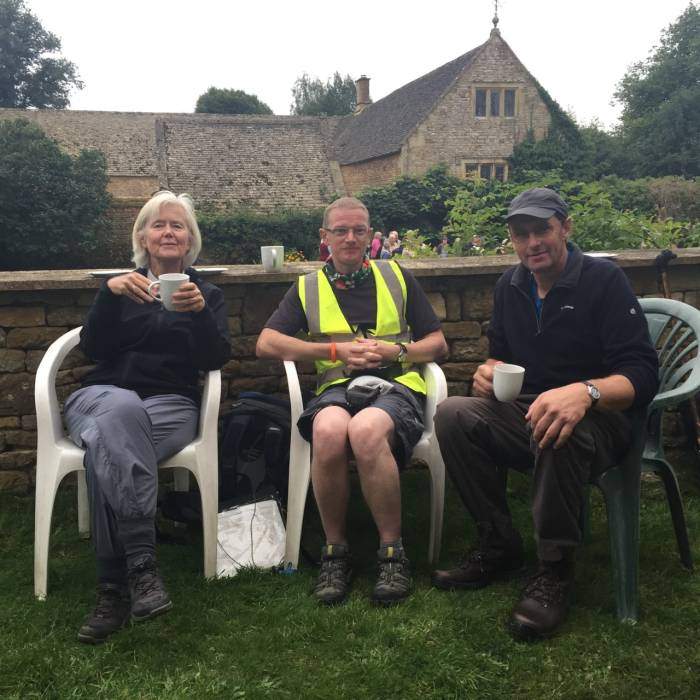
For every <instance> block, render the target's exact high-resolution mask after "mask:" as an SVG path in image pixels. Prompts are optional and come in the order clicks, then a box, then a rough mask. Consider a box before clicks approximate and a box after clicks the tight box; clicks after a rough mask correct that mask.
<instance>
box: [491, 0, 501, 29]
mask: <svg viewBox="0 0 700 700" xmlns="http://www.w3.org/2000/svg"><path fill="white" fill-rule="evenodd" d="M493 5H494V7H493V19H492V20H491V21H492V22H493V29H492V30H491V35H493V34H500V32H499V31H498V0H494V2H493Z"/></svg>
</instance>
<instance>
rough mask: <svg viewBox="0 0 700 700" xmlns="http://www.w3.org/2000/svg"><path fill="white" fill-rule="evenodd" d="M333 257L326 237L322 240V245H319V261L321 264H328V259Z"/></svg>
mask: <svg viewBox="0 0 700 700" xmlns="http://www.w3.org/2000/svg"><path fill="white" fill-rule="evenodd" d="M330 257H331V249H330V246H329V245H328V241H327V240H326V237H325V236H324V237H323V238H321V241H320V243H319V244H318V259H319V260H320V261H321V262H326V260H328V258H330Z"/></svg>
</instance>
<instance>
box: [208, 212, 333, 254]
mask: <svg viewBox="0 0 700 700" xmlns="http://www.w3.org/2000/svg"><path fill="white" fill-rule="evenodd" d="M322 219H323V210H321V209H315V210H309V211H304V210H280V211H278V212H274V213H272V214H260V213H257V212H251V211H236V212H206V211H205V212H204V213H200V214H199V216H198V221H199V226H200V229H201V230H202V238H203V240H204V255H203V256H202V257H203V259H204V260H206V261H212V262H218V263H227V264H247V263H257V262H260V246H261V245H284V246H285V247H286V248H287V249H288V250H293V249H294V250H300V251H302V252H303V254H304V256H305V257H306V258H307V260H317V259H318V243H319V232H318V230H319V227H320V225H321V221H322Z"/></svg>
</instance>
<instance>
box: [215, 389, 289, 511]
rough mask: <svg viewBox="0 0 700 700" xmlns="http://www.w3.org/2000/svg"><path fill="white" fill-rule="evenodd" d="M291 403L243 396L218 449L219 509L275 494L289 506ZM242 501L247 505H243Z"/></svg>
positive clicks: (257, 395)
mask: <svg viewBox="0 0 700 700" xmlns="http://www.w3.org/2000/svg"><path fill="white" fill-rule="evenodd" d="M290 432H291V411H290V408H289V400H288V399H282V398H279V397H276V396H269V395H267V394H261V393H258V392H256V391H247V392H243V393H242V394H241V395H240V397H239V399H238V400H237V401H235V402H234V403H233V405H232V406H231V411H230V412H229V413H227V414H226V415H225V416H224V419H223V422H222V429H221V441H220V443H219V507H220V508H221V506H222V505H226V506H227V505H229V503H230V502H231V501H236V502H239V503H240V502H249V501H251V500H253V499H257V498H259V497H261V496H265V495H270V494H272V493H274V492H276V493H277V494H278V495H279V496H280V497H281V499H282V502H286V500H287V484H288V481H289V439H290ZM241 499H246V500H243V501H241Z"/></svg>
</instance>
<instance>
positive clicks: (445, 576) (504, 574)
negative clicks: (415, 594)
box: [431, 547, 523, 591]
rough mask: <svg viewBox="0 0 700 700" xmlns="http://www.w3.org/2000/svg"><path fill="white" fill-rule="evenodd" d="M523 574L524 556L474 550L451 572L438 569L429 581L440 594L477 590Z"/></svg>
mask: <svg viewBox="0 0 700 700" xmlns="http://www.w3.org/2000/svg"><path fill="white" fill-rule="evenodd" d="M522 572H523V554H522V551H520V552H512V553H506V552H503V551H501V550H496V549H481V548H480V547H474V548H473V549H471V550H469V552H467V555H466V557H465V558H464V559H463V560H462V561H460V562H459V564H457V566H456V567H455V568H454V569H438V570H437V571H434V572H433V575H432V577H431V581H432V584H433V586H435V588H440V589H441V590H443V591H452V590H455V589H465V588H466V589H476V588H483V587H484V586H488V585H489V584H490V583H493V582H494V581H503V580H508V579H511V578H515V577H516V576H518V575H520V574H521V573H522Z"/></svg>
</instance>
